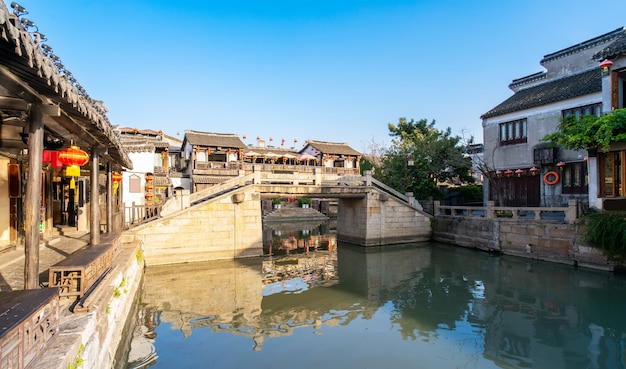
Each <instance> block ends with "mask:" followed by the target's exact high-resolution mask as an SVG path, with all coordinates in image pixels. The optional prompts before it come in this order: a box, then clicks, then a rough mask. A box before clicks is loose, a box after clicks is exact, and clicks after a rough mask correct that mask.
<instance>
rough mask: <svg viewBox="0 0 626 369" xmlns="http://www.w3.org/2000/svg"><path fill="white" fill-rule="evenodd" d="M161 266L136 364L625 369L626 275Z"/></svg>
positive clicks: (137, 342) (383, 258)
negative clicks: (625, 313) (624, 317)
mask: <svg viewBox="0 0 626 369" xmlns="http://www.w3.org/2000/svg"><path fill="white" fill-rule="evenodd" d="M302 250H303V248H302V249H301V248H299V247H298V248H296V249H294V250H290V252H289V254H287V253H286V252H285V254H284V255H282V256H272V257H270V256H266V257H264V258H262V259H255V260H237V261H232V260H230V261H221V262H206V263H195V264H184V265H176V266H160V267H150V268H148V269H147V270H146V273H145V288H144V291H143V293H142V296H141V299H140V300H141V304H140V306H139V312H138V315H137V317H138V319H137V320H138V325H137V327H136V328H135V330H134V332H135V338H134V340H133V344H132V350H131V351H130V357H129V361H131V363H130V364H128V366H127V367H151V368H171V367H184V368H204V367H208V366H210V367H219V368H228V367H232V368H240V367H272V368H283V367H285V368H286V367H293V366H296V367H326V368H345V367H370V368H382V367H393V368H414V367H428V368H457V367H472V368H546V367H549V368H553V369H558V368H620V367H625V366H626V320H625V319H623V306H624V304H625V303H626V279H625V278H624V277H623V276H619V275H613V274H607V273H599V272H589V271H585V270H576V269H574V268H572V267H569V266H562V265H554V264H547V263H541V262H533V261H529V260H525V259H524V260H521V259H516V258H512V257H500V256H492V255H488V254H485V253H480V252H474V251H471V250H465V249H458V248H453V247H449V246H445V245H441V244H430V243H428V244H412V245H404V246H394V247H385V248H362V247H354V246H349V245H346V244H339V245H338V246H337V247H336V248H330V249H324V248H318V249H317V251H312V249H310V250H309V252H308V253H307V252H306V251H302Z"/></svg>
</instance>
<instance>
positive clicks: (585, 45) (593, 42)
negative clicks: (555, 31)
mask: <svg viewBox="0 0 626 369" xmlns="http://www.w3.org/2000/svg"><path fill="white" fill-rule="evenodd" d="M623 36H624V27H620V28H618V29H616V30H614V31H611V32H607V33H605V34H603V35H600V36H598V37H594V38H592V39H590V40H587V41H584V42H581V43H579V44H576V45H573V46H570V47H567V48H565V49H563V50H559V51H557V52H554V53H551V54H548V55H545V56H544V57H543V59H542V60H541V62H540V64H541V65H543V64H545V63H546V62H548V61H550V60H553V59H558V58H562V57H564V56H568V55H571V54H575V53H577V52H580V51H581V50H584V49H589V48H591V47H594V46H597V45H601V44H603V43H605V42H610V41H611V40H614V41H613V42H612V43H614V42H616V40H617V39H619V38H621V37H623ZM594 60H595V58H594Z"/></svg>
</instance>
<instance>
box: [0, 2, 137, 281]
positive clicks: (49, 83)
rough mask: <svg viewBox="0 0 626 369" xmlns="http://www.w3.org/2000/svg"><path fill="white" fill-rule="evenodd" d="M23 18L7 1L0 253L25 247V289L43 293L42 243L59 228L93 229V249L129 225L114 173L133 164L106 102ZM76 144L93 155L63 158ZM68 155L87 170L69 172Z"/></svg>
mask: <svg viewBox="0 0 626 369" xmlns="http://www.w3.org/2000/svg"><path fill="white" fill-rule="evenodd" d="M23 14H24V11H23V8H21V7H20V6H19V5H17V4H15V5H13V10H12V11H11V10H9V9H7V7H6V6H5V5H4V3H2V2H0V193H2V194H4V195H2V196H0V242H1V243H0V249H2V248H7V247H8V248H23V249H24V252H25V255H26V269H25V270H26V272H25V288H37V287H38V286H39V282H38V260H39V259H38V258H39V256H38V253H39V243H40V240H41V238H42V236H45V235H46V234H47V232H50V230H51V229H52V227H53V225H54V224H55V223H62V222H64V223H66V224H72V225H74V226H76V227H81V226H83V227H85V228H86V229H85V230H86V231H89V233H90V243H91V244H92V245H93V244H98V243H99V241H100V233H101V231H105V232H111V231H113V230H115V227H116V225H119V224H121V219H120V218H119V211H118V209H117V208H116V207H114V205H115V204H117V203H118V202H116V201H115V199H114V196H113V191H112V188H113V181H112V177H113V176H112V174H113V172H114V171H120V170H121V169H122V168H123V167H126V168H132V163H131V162H130V160H129V158H128V156H127V154H126V152H125V151H124V149H123V148H122V145H121V143H120V139H119V136H118V134H117V133H116V132H115V130H114V129H113V127H112V125H111V124H110V122H109V120H108V118H107V116H106V109H105V107H104V105H103V103H102V102H101V101H98V100H95V99H93V98H91V97H90V96H89V95H88V94H87V92H86V91H85V90H84V88H83V87H81V86H80V85H79V84H78V82H77V81H76V79H75V78H74V77H73V76H72V73H71V72H69V71H68V70H67V69H65V67H64V66H63V64H62V63H61V61H60V58H59V57H58V56H56V55H55V54H54V53H53V50H52V48H50V47H49V46H47V45H46V44H45V43H44V42H43V41H44V40H42V36H41V34H40V33H38V32H37V31H35V32H33V30H36V29H37V28H36V27H32V26H29V24H28V22H21V21H20V18H21V17H22V16H23ZM73 146H75V147H79V148H80V149H81V150H82V152H84V153H85V154H86V155H87V158H85V157H82V158H80V157H75V156H72V155H74V154H71V153H70V155H69V157H68V156H67V155H63V154H61V153H64V152H65V151H64V150H66V149H68V148H70V147H73ZM72 150H73V149H72ZM81 155H83V154H81ZM81 155H79V156H81ZM60 158H65V159H67V160H69V161H66V163H70V162H71V163H79V162H80V163H81V164H84V165H83V166H82V167H81V168H80V169H78V168H73V169H71V170H68V169H67V164H63V165H59V164H60V163H59V159H60ZM68 158H69V159H68ZM74 159H80V160H78V161H76V162H74ZM82 159H86V160H87V162H86V163H83V162H82ZM93 204H96V205H95V206H92V205H93ZM79 208H80V209H81V210H82V211H80V212H77V211H76V210H77V209H79ZM78 213H80V215H79V214H78Z"/></svg>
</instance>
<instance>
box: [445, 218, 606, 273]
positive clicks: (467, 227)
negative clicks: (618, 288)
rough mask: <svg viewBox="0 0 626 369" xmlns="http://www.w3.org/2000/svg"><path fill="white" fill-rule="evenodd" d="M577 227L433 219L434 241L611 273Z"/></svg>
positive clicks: (541, 223)
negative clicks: (584, 240)
mask: <svg viewBox="0 0 626 369" xmlns="http://www.w3.org/2000/svg"><path fill="white" fill-rule="evenodd" d="M581 228H582V226H581V225H580V224H564V223H550V222H546V221H535V220H512V219H502V220H500V219H485V218H464V217H435V220H434V228H433V240H435V241H438V242H444V243H449V244H454V245H458V246H463V247H469V248H476V249H480V250H484V251H489V252H498V253H503V254H507V255H514V256H519V257H524V258H530V259H537V260H545V261H551V262H557V263H563V264H570V265H577V266H582V267H587V268H593V269H601V270H611V271H612V270H614V269H615V267H616V265H615V264H614V263H613V262H612V261H611V260H609V258H608V257H607V256H606V255H604V254H603V253H602V251H601V250H598V249H596V248H593V247H590V246H589V245H586V244H585V243H584V242H583V239H582V229H581Z"/></svg>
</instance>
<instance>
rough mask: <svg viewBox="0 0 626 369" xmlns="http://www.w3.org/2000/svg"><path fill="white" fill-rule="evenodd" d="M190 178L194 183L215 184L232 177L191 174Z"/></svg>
mask: <svg viewBox="0 0 626 369" xmlns="http://www.w3.org/2000/svg"><path fill="white" fill-rule="evenodd" d="M191 179H192V180H193V183H196V184H217V183H222V182H226V181H228V180H229V179H233V177H220V176H207V175H199V174H194V175H193V176H191Z"/></svg>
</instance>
